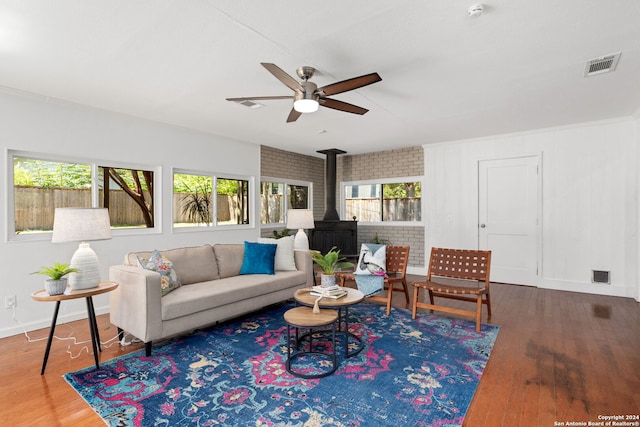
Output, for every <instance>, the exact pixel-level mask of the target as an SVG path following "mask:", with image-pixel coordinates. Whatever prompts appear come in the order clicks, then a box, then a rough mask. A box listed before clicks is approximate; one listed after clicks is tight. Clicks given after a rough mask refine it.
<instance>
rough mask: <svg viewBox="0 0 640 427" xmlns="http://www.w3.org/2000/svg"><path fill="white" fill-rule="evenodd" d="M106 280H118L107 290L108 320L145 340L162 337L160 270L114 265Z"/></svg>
mask: <svg viewBox="0 0 640 427" xmlns="http://www.w3.org/2000/svg"><path fill="white" fill-rule="evenodd" d="M109 280H110V281H113V282H116V283H118V284H119V286H118V287H117V288H116V289H115V290H114V291H113V292H110V293H109V308H110V318H111V323H113V324H114V325H116V326H117V327H119V328H120V329H124V330H125V331H127V332H128V333H130V334H132V335H133V336H135V337H136V338H138V339H141V340H142V341H144V342H149V341H152V340H156V339H159V338H162V302H161V298H162V290H161V286H160V274H158V273H156V272H154V271H149V270H145V269H144V268H141V267H134V266H126V265H114V266H111V267H110V268H109Z"/></svg>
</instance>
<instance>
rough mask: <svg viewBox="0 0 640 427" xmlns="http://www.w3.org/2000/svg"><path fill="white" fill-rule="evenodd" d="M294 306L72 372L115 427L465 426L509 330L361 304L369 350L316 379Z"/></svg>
mask: <svg viewBox="0 0 640 427" xmlns="http://www.w3.org/2000/svg"><path fill="white" fill-rule="evenodd" d="M292 307H293V305H289V304H287V305H284V306H280V307H277V308H274V309H271V310H270V311H264V312H260V313H257V314H254V315H252V316H250V317H247V318H244V319H242V320H238V321H237V322H233V323H228V324H225V325H220V326H217V327H214V328H211V329H207V330H203V331H200V332H196V333H194V334H192V335H189V336H186V337H181V338H178V339H175V340H173V341H170V342H167V344H165V345H164V346H162V347H159V348H154V349H153V354H152V356H151V357H145V356H144V351H143V350H140V351H137V352H134V353H130V354H128V355H125V356H121V357H119V358H115V359H112V360H109V361H107V362H104V363H102V364H101V369H99V370H96V369H95V368H93V367H90V368H86V369H84V370H81V371H78V372H72V373H68V374H66V375H65V379H66V380H67V382H68V383H69V384H70V385H71V386H72V387H73V388H74V389H75V390H76V391H77V392H78V393H79V394H80V395H81V396H82V398H84V400H85V401H86V402H87V403H88V404H89V405H91V407H92V408H93V409H94V410H95V411H96V412H97V413H98V415H100V417H102V419H103V420H104V421H105V423H106V424H107V425H110V426H145V427H146V426H171V427H173V426H214V425H215V426H220V425H224V426H242V427H245V426H256V427H267V426H300V427H302V426H394V427H399V426H430V427H443V426H457V425H461V424H462V421H463V419H464V416H465V413H466V411H467V409H468V407H469V404H470V402H471V398H472V397H473V394H474V392H475V390H476V387H477V385H478V382H479V380H480V376H481V375H482V371H483V370H484V367H485V365H486V363H487V360H488V359H489V354H490V352H491V349H492V348H493V344H494V342H495V339H496V337H497V335H498V329H499V328H498V327H497V326H492V325H482V332H481V333H479V334H477V333H476V332H475V324H474V323H473V322H469V321H465V320H456V319H452V318H447V317H440V316H437V315H432V314H428V313H420V314H419V316H418V318H417V319H416V320H412V319H411V313H410V311H408V310H404V309H393V310H392V312H391V314H390V315H389V316H386V315H385V308H384V307H381V306H377V305H371V304H359V305H357V306H354V307H352V308H351V310H350V311H349V314H350V322H351V323H350V325H349V326H350V330H351V331H352V332H353V333H355V334H356V335H358V336H360V337H361V338H362V341H363V342H364V344H365V346H364V349H363V350H362V351H361V352H360V353H359V354H358V355H356V356H353V357H351V358H348V359H345V358H344V356H339V357H338V362H339V367H338V370H337V371H336V372H335V373H333V374H332V375H329V376H328V377H325V378H321V379H310V380H305V379H301V378H297V377H294V376H292V375H290V374H289V373H288V372H287V371H286V369H285V360H286V357H287V348H286V335H287V328H286V324H285V322H284V320H283V314H284V312H285V311H286V310H288V309H289V308H292ZM340 342H342V340H340ZM327 345H329V344H327ZM353 345H355V343H351V344H350V346H353ZM337 349H338V351H339V352H341V353H339V354H344V348H343V347H342V344H339V345H338V346H337Z"/></svg>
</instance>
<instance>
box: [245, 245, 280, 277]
mask: <svg viewBox="0 0 640 427" xmlns="http://www.w3.org/2000/svg"><path fill="white" fill-rule="evenodd" d="M277 248H278V245H273V244H270V243H254V242H244V259H243V260H242V268H241V269H240V274H275V273H276V272H275V269H274V264H275V257H276V249H277Z"/></svg>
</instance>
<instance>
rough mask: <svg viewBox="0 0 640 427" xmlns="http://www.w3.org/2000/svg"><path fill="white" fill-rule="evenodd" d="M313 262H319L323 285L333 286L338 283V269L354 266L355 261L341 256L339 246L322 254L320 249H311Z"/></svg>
mask: <svg viewBox="0 0 640 427" xmlns="http://www.w3.org/2000/svg"><path fill="white" fill-rule="evenodd" d="M309 253H310V254H311V259H312V260H313V262H315V263H316V264H318V266H319V267H320V268H321V269H322V274H321V275H320V279H321V281H320V284H321V286H332V285H335V284H336V277H335V273H336V271H337V270H338V269H341V268H348V267H353V265H354V264H353V263H352V262H349V261H346V258H344V257H341V256H340V250H339V249H337V247H335V246H334V247H332V248H331V249H330V250H329V252H327V253H326V254H324V255H322V253H320V251H314V250H311V251H309Z"/></svg>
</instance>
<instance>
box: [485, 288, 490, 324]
mask: <svg viewBox="0 0 640 427" xmlns="http://www.w3.org/2000/svg"><path fill="white" fill-rule="evenodd" d="M485 301H486V302H487V315H488V316H489V319H491V298H490V297H489V293H488V292H487V293H486V294H485Z"/></svg>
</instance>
